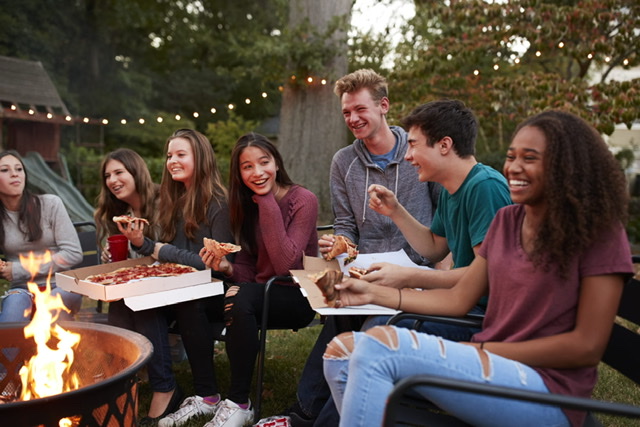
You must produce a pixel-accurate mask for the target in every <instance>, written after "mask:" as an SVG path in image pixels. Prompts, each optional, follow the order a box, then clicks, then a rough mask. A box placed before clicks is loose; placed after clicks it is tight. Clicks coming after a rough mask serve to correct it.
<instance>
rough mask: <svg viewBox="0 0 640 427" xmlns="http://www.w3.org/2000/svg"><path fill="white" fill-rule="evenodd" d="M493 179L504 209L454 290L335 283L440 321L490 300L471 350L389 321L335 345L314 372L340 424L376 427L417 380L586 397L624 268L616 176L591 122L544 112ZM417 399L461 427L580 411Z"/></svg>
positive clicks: (362, 298) (438, 393)
mask: <svg viewBox="0 0 640 427" xmlns="http://www.w3.org/2000/svg"><path fill="white" fill-rule="evenodd" d="M504 174H505V176H506V178H507V180H508V182H509V189H510V193H511V198H512V199H513V201H514V203H515V205H512V206H507V207H504V208H502V209H501V210H499V211H498V213H497V215H496V217H495V219H494V220H493V222H492V224H491V226H490V228H489V231H488V233H487V235H486V237H485V240H484V242H483V243H482V247H481V249H480V252H479V256H477V257H476V258H475V260H474V261H473V263H472V264H471V266H470V267H469V270H468V271H467V273H466V274H465V275H464V276H463V277H462V278H461V279H460V280H459V281H458V282H457V284H456V285H455V286H454V287H453V288H451V289H429V290H423V291H418V290H414V289H402V290H400V291H399V290H398V289H396V288H388V287H382V286H376V285H373V284H371V283H367V282H364V281H360V280H356V279H349V280H347V281H345V282H343V283H342V284H340V285H337V286H336V288H338V289H339V290H340V300H341V303H342V304H343V305H360V304H367V303H374V304H389V303H390V302H391V304H392V305H393V304H395V306H394V308H395V307H399V308H400V309H402V310H404V311H408V312H413V313H425V314H434V315H446V316H462V315H464V314H465V313H467V312H468V310H469V309H470V308H471V307H472V306H473V304H474V303H475V302H476V301H477V300H478V298H480V297H481V296H482V295H486V294H488V295H489V304H488V307H487V312H486V317H485V319H484V323H483V327H482V330H481V331H480V332H478V333H476V334H475V335H474V336H473V337H472V339H471V342H452V341H448V340H445V339H442V338H440V337H437V336H432V335H428V334H422V333H417V332H415V331H412V330H409V329H400V328H395V327H392V326H380V327H376V328H373V329H371V330H369V331H367V332H366V333H362V332H356V333H348V334H342V335H340V336H338V337H336V338H335V339H334V341H332V342H331V343H330V344H329V346H328V347H327V350H326V352H325V359H324V366H325V377H326V378H327V380H328V382H329V384H330V386H331V390H332V395H333V397H334V399H335V402H336V406H337V408H338V409H339V411H340V413H341V425H344V426H371V425H380V424H381V420H382V416H383V411H384V407H385V399H386V398H387V396H388V394H389V393H390V391H391V390H392V388H393V386H394V384H395V383H397V382H398V381H400V380H401V379H403V378H405V377H408V376H411V375H415V374H427V375H431V374H433V375H439V376H444V377H450V378H457V379H464V380H468V381H475V382H482V383H488V384H495V385H502V386H508V387H515V388H519V389H522V390H533V391H539V392H547V393H559V394H565V395H570V396H583V397H587V396H589V395H590V394H591V391H592V390H593V387H594V386H595V383H596V378H597V371H596V367H597V365H598V363H599V361H600V359H601V357H602V354H603V352H604V349H605V347H606V345H607V341H608V338H609V334H610V332H611V328H612V325H613V321H614V318H615V315H616V311H617V308H618V303H619V300H620V295H621V293H622V288H623V285H624V283H625V281H626V280H627V279H628V278H629V277H630V275H631V274H632V271H633V266H632V264H631V251H630V247H629V242H628V239H627V235H626V233H625V229H624V222H625V220H626V216H627V203H628V201H627V198H628V197H627V190H626V188H627V187H626V182H625V178H624V175H623V172H622V170H621V168H620V166H619V165H618V163H617V161H616V160H615V159H614V157H613V155H612V154H611V153H610V152H609V150H608V147H607V146H606V144H605V143H604V141H603V139H602V137H601V136H600V135H599V134H598V132H597V131H596V130H595V129H594V128H593V127H591V126H590V125H588V124H587V123H586V122H585V121H584V120H582V119H580V118H579V117H577V116H575V115H572V114H569V113H566V112H561V111H546V112H543V113H540V114H538V115H536V116H534V117H531V118H529V119H528V120H525V121H524V122H523V123H521V124H520V125H519V126H518V128H517V129H516V132H515V135H514V137H513V139H512V142H511V145H510V147H509V148H508V151H507V158H506V161H505V164H504ZM394 297H395V299H394ZM419 392H420V394H422V395H423V396H424V397H425V398H426V399H428V400H430V401H432V402H433V403H435V404H436V405H438V406H439V407H440V408H442V409H444V410H446V411H447V412H449V413H451V414H453V415H454V416H456V417H458V418H460V419H462V420H463V421H465V422H467V423H469V424H471V425H491V426H508V425H555V426H564V425H582V422H583V419H584V413H579V412H575V411H563V410H561V409H559V408H556V407H552V406H545V405H540V404H537V403H531V402H523V401H515V400H510V399H503V398H498V397H492V396H488V395H476V394H468V393H462V392H455V391H444V390H440V389H434V388H421V389H419Z"/></svg>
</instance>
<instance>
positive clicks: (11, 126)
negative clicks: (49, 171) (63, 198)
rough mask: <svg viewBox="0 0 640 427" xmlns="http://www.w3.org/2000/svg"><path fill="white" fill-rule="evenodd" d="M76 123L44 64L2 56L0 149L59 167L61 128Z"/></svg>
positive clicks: (0, 72)
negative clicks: (31, 153) (37, 157)
mask: <svg viewBox="0 0 640 427" xmlns="http://www.w3.org/2000/svg"><path fill="white" fill-rule="evenodd" d="M75 121H76V120H75V118H74V117H72V116H71V114H70V113H69V110H67V107H66V106H65V104H64V102H62V99H61V98H60V95H59V94H58V91H57V90H56V88H55V86H54V84H53V82H52V81H51V79H50V78H49V75H48V74H47V72H46V71H45V69H44V67H43V66H42V63H40V62H38V61H26V60H23V59H17V58H10V57H6V56H0V148H2V149H14V150H16V151H18V152H19V153H20V154H21V155H25V154H26V153H27V152H29V151H35V152H38V153H40V155H41V156H42V157H43V158H44V160H45V161H46V162H47V163H48V164H49V165H50V166H54V165H55V166H58V153H59V151H60V133H61V126H63V125H65V126H70V125H74V124H75Z"/></svg>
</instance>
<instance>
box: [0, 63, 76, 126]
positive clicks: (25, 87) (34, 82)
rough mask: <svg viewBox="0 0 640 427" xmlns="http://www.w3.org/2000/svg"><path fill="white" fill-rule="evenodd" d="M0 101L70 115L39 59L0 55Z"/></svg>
mask: <svg viewBox="0 0 640 427" xmlns="http://www.w3.org/2000/svg"><path fill="white" fill-rule="evenodd" d="M0 101H4V102H9V103H12V104H22V105H29V106H34V107H44V108H45V109H51V110H53V111H55V112H56V113H58V114H66V115H68V114H69V110H67V107H66V105H64V102H62V99H61V98H60V95H59V94H58V91H57V90H56V87H55V86H54V85H53V82H52V81H51V79H50V78H49V75H48V74H47V72H46V71H45V69H44V67H43V66H42V63H41V62H40V61H27V60H24V59H17V58H10V57H8V56H0Z"/></svg>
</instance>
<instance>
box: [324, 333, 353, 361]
mask: <svg viewBox="0 0 640 427" xmlns="http://www.w3.org/2000/svg"><path fill="white" fill-rule="evenodd" d="M353 343H354V335H353V332H345V333H342V334H340V335H338V336H336V337H335V338H333V339H332V340H331V341H330V342H329V344H327V349H326V350H325V352H324V358H325V359H347V358H349V356H351V353H353Z"/></svg>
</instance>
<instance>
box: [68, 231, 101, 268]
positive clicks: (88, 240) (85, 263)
mask: <svg viewBox="0 0 640 427" xmlns="http://www.w3.org/2000/svg"><path fill="white" fill-rule="evenodd" d="M73 226H74V227H75V228H76V232H77V233H78V239H80V247H81V248H82V262H80V264H78V265H76V266H75V267H74V268H80V267H89V266H92V265H97V264H99V263H100V255H99V253H98V244H97V240H96V224H95V223H94V222H93V221H84V222H74V223H73Z"/></svg>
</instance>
